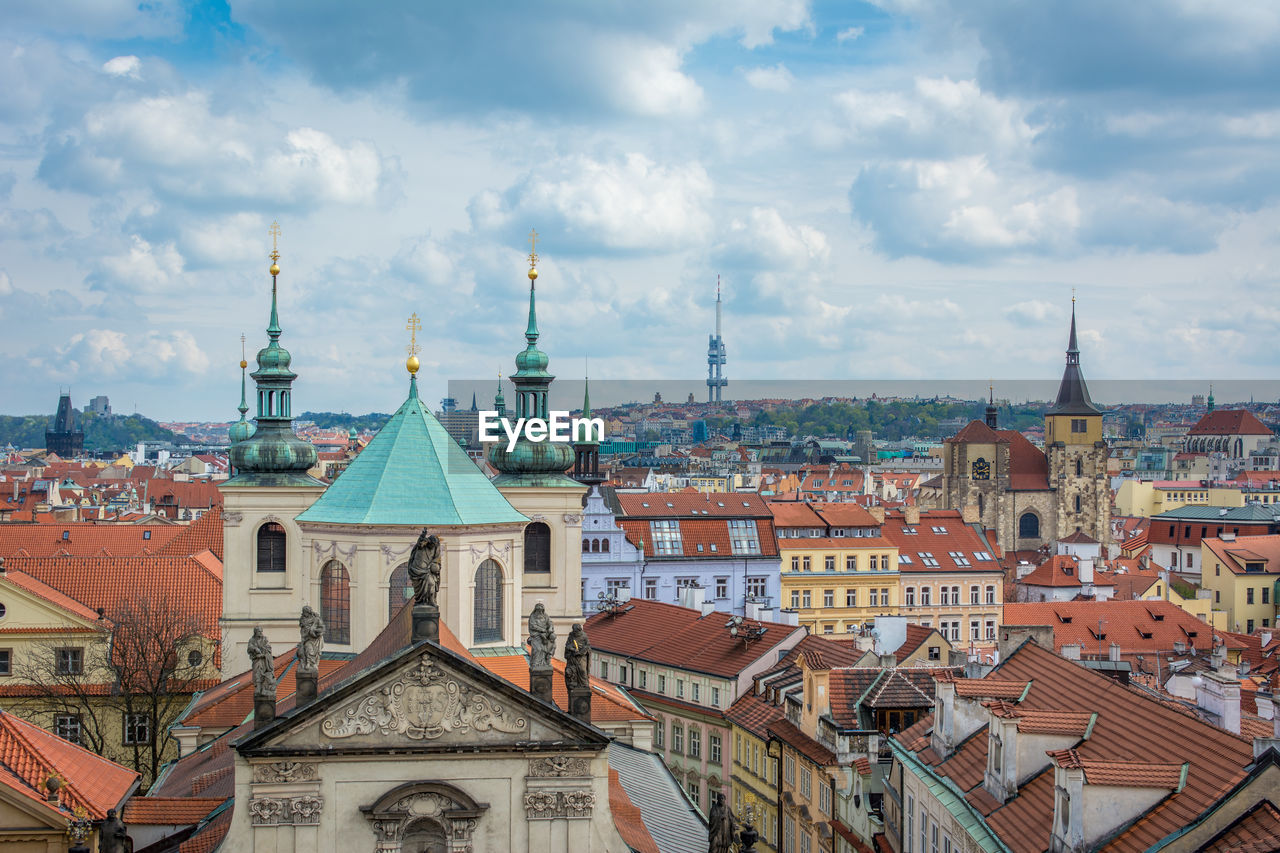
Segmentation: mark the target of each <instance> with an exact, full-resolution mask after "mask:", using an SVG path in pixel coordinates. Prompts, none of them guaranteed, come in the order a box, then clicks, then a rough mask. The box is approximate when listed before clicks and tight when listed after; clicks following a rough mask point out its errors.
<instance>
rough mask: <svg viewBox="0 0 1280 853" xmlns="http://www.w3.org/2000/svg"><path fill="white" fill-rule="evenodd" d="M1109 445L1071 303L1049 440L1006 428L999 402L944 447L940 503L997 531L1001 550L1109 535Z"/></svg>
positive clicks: (1048, 426) (1048, 418)
mask: <svg viewBox="0 0 1280 853" xmlns="http://www.w3.org/2000/svg"><path fill="white" fill-rule="evenodd" d="M1108 455H1109V451H1108V448H1107V444H1106V442H1105V441H1104V440H1103V438H1102V410H1101V409H1099V408H1098V407H1097V406H1096V405H1094V403H1093V401H1092V400H1091V399H1090V397H1089V389H1088V387H1087V386H1086V385H1085V381H1084V375H1083V373H1082V372H1081V370H1080V349H1079V346H1078V344H1077V339H1076V318H1075V310H1074V305H1073V307H1072V313H1071V334H1070V338H1069V341H1068V344H1067V363H1066V368H1065V369H1064V371H1063V375H1062V382H1061V384H1060V385H1059V387H1058V396H1057V398H1056V399H1055V401H1054V404H1053V406H1052V407H1050V408H1049V410H1048V411H1047V412H1046V413H1045V446H1044V449H1043V450H1042V449H1040V448H1038V447H1036V446H1035V445H1034V444H1032V443H1031V442H1030V441H1029V440H1028V439H1027V438H1026V437H1025V436H1024V435H1022V433H1020V432H1018V431H1017V430H1002V429H1000V428H999V424H998V422H997V414H996V407H995V405H994V402H992V404H991V405H989V406H988V407H987V413H986V420H985V422H984V421H976V420H975V421H972V422H970V423H969V424H968V425H967V426H965V427H964V428H963V429H961V430H960V432H958V433H956V435H954V436H952V437H951V438H949V439H947V440H946V442H944V445H943V471H942V489H941V494H940V501H941V508H943V509H954V510H959V511H961V512H962V513H964V514H965V517H966V519H967V520H970V521H972V522H975V523H980V524H981V525H982V526H983V527H984V528H986V529H988V530H994V531H995V534H996V540H997V541H998V542H999V544H1000V547H1001V549H1002V550H1004V551H1006V552H1009V551H1023V552H1025V551H1035V550H1037V549H1039V548H1040V547H1041V546H1043V545H1045V544H1047V543H1050V542H1053V541H1056V540H1058V539H1061V538H1063V537H1066V536H1070V535H1072V534H1075V533H1077V532H1078V533H1082V534H1083V535H1085V536H1088V537H1090V538H1092V539H1094V540H1096V541H1098V542H1102V543H1105V542H1107V541H1108V540H1109V538H1110V528H1111V494H1110V486H1109V482H1108V478H1107V458H1108Z"/></svg>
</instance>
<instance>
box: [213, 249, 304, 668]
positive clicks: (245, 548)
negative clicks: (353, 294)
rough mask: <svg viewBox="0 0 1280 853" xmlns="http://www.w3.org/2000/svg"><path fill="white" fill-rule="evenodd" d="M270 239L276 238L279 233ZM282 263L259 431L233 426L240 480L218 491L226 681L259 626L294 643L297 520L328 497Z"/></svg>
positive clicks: (299, 548) (260, 387)
mask: <svg viewBox="0 0 1280 853" xmlns="http://www.w3.org/2000/svg"><path fill="white" fill-rule="evenodd" d="M272 232H273V234H275V233H278V231H277V229H275V228H274V226H273V229H272ZM279 258H280V255H279V252H277V251H275V249H274V246H273V249H272V252H271V269H270V272H271V317H270V320H269V322H268V323H267V337H268V343H267V345H266V346H265V347H263V348H262V349H261V350H259V351H258V356H257V362H258V369H257V370H255V371H254V372H253V373H252V374H251V375H252V377H253V381H254V383H255V385H256V386H257V417H256V418H255V419H254V420H255V423H256V428H255V429H254V430H253V431H252V432H249V430H248V429H244V428H238V427H239V425H235V427H237V428H236V429H235V435H234V437H236V438H239V439H240V440H238V441H236V442H235V443H234V444H232V445H231V452H230V462H231V466H232V468H233V469H234V471H235V476H233V477H232V478H231V479H229V480H227V481H225V482H224V483H222V484H221V485H220V486H219V487H218V488H219V489H220V490H221V491H222V497H223V513H222V518H223V539H224V545H223V547H224V564H223V584H222V589H223V595H222V641H223V645H222V665H223V674H224V675H234V674H235V673H237V672H240V671H243V669H244V667H245V661H247V660H248V658H247V657H245V648H246V647H247V645H248V642H249V638H250V637H251V636H252V635H253V629H254V627H255V626H261V627H262V629H263V631H264V632H265V633H266V634H267V637H268V639H270V640H271V642H272V643H273V644H274V646H275V648H279V649H283V648H288V647H289V646H290V645H292V644H293V643H294V642H297V638H298V627H297V626H298V611H299V610H300V609H301V607H302V605H303V604H304V603H306V602H307V601H308V597H307V592H308V582H309V578H308V572H307V563H306V560H305V557H306V555H305V554H304V548H303V542H302V534H301V531H300V530H299V529H298V525H297V523H296V522H295V521H294V518H295V517H296V516H297V515H298V513H299V512H301V511H302V510H304V509H306V508H307V507H308V506H310V505H311V504H312V502H313V501H315V499H316V498H317V497H318V496H319V495H320V494H321V493H322V492H323V491H324V483H321V482H320V481H319V480H316V479H315V478H313V477H311V476H310V475H309V474H308V473H307V472H308V471H309V470H310V469H311V468H312V467H313V466H314V465H315V464H316V449H315V447H314V446H312V445H311V444H308V443H307V442H305V441H302V440H301V439H299V438H298V437H297V436H295V435H294V434H293V404H292V396H293V380H295V379H297V378H298V376H297V374H296V373H294V372H293V371H292V370H291V369H290V366H289V365H290V362H291V361H292V357H291V356H290V355H289V351H288V350H286V349H284V348H283V347H281V346H280V334H281V329H280V316H279V312H278V310H277V301H278V292H277V277H278V276H279V274H280V266H279V264H278V263H277V261H278V260H279ZM241 363H242V364H244V361H243V359H242V362H241ZM246 366H247V365H246ZM242 405H243V403H242ZM245 426H246V427H247V426H248V424H247V423H246V424H245Z"/></svg>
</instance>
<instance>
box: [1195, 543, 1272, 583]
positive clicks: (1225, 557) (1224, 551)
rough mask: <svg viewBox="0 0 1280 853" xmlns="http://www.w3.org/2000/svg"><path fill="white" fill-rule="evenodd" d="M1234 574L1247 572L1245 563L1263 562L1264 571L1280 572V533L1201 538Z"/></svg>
mask: <svg viewBox="0 0 1280 853" xmlns="http://www.w3.org/2000/svg"><path fill="white" fill-rule="evenodd" d="M1200 543H1201V544H1202V545H1205V546H1206V547H1208V548H1209V550H1211V551H1213V553H1214V555H1215V556H1217V557H1218V559H1220V560H1221V561H1222V564H1223V565H1224V566H1225V567H1226V568H1228V569H1230V570H1231V573H1232V574H1237V575H1242V574H1245V563H1251V562H1261V563H1262V564H1263V565H1262V571H1263V572H1265V573H1268V574H1275V573H1277V572H1280V535H1274V534H1271V535H1263V536H1239V537H1237V538H1235V539H1233V540H1231V541H1225V540H1222V539H1218V538H1216V537H1212V536H1206V537H1204V538H1203V539H1201V540H1200Z"/></svg>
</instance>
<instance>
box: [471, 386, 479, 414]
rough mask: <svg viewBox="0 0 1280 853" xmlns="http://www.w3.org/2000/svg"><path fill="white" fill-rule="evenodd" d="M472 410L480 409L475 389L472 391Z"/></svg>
mask: <svg viewBox="0 0 1280 853" xmlns="http://www.w3.org/2000/svg"><path fill="white" fill-rule="evenodd" d="M471 411H473V412H478V411H480V407H479V406H477V405H476V392H475V391H472V392H471Z"/></svg>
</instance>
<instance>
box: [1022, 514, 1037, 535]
mask: <svg viewBox="0 0 1280 853" xmlns="http://www.w3.org/2000/svg"><path fill="white" fill-rule="evenodd" d="M1018 538H1019V539H1039V538H1040V517H1039V516H1037V515H1036V514H1035V513H1034V512H1024V513H1023V514H1022V517H1021V518H1019V519H1018Z"/></svg>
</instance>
